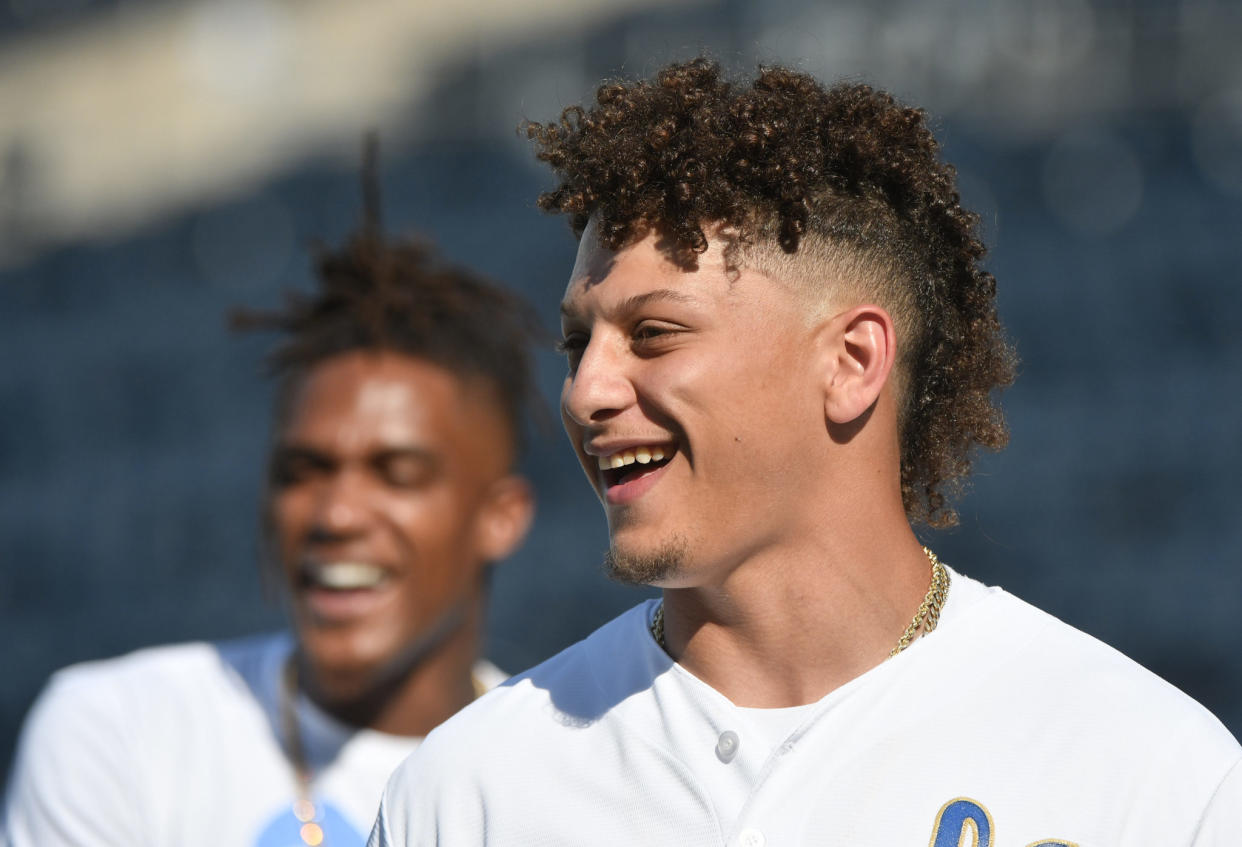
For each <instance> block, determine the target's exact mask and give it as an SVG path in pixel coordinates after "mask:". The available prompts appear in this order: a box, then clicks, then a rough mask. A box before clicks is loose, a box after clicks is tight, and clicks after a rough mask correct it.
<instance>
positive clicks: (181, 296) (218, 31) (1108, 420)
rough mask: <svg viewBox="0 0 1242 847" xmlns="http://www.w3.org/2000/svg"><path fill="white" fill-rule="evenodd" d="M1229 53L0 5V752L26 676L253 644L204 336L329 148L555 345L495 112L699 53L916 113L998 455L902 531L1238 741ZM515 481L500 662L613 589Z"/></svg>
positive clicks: (37, 679)
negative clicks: (952, 525)
mask: <svg viewBox="0 0 1242 847" xmlns="http://www.w3.org/2000/svg"><path fill="white" fill-rule="evenodd" d="M1240 42H1242V4H1238V3H1225V2H1208V0H1183V2H1176V0H1168V1H1167V2H1142V0H1132V2H1120V0H1118V1H1117V2H1104V0H1100V2H1086V0H1055V2H1053V1H1052V0H1049V1H1048V2H1040V0H1008V2H998V0H977V1H976V0H925V1H924V2H895V1H894V0H880V1H879V2H866V0H857V2H848V1H847V0H841V2H835V3H821V2H799V0H783V2H765V3H759V2H753V3H752V2H742V0H717V2H694V1H693V0H680V2H662V3H655V2H640V0H575V2H570V0H529V2H525V3H520V2H517V3H512V2H511V3H502V2H498V0H458V2H456V3H454V4H451V7H450V6H448V4H432V3H413V2H408V0H405V2H398V0H371V1H370V2H355V3H350V4H341V3H333V2H329V0H302V2H293V0H288V1H287V2H279V1H278V0H247V2H240V0H182V1H181V2H155V1H154V0H127V1H126V2H121V0H113V2H96V1H95V0H46V2H38V1H37V0H8V2H7V3H6V4H0V362H2V363H3V364H2V365H0V643H3V650H2V652H0V655H2V656H3V658H2V659H0V671H2V673H3V676H2V677H0V761H3V762H5V763H7V762H8V760H9V757H10V755H11V750H12V744H13V742H14V740H15V737H16V733H17V731H18V728H19V725H20V721H21V718H22V716H23V714H24V712H25V710H26V709H27V708H28V706H29V704H30V702H31V700H32V699H33V697H34V696H35V694H36V693H37V691H38V689H39V687H40V686H41V685H42V683H43V682H44V680H45V679H46V677H47V675H48V674H49V673H50V672H51V671H53V670H54V669H55V668H57V667H60V666H62V665H65V664H67V663H70V662H76V661H81V660H86V659H93V658H98V657H103V656H109V655H114V654H117V653H120V652H123V651H127V650H130V649H133V648H136V647H139V646H143V645H149V644H153V643H159V642H168V641H178V640H185V639H197V638H222V637H227V636H232V635H238V634H242V633H247V632H252V631H255V630H261V629H270V628H274V627H277V626H279V625H280V623H281V617H280V612H279V609H278V607H277V605H276V604H275V603H274V602H272V601H270V599H268V598H267V597H266V596H265V593H264V590H263V587H262V581H261V579H260V569H259V561H258V559H259V552H258V551H259V545H258V543H257V523H258V522H257V498H258V492H259V484H260V479H261V476H262V466H263V458H264V444H265V440H266V438H267V428H268V416H269V403H270V400H271V392H270V386H269V385H268V384H267V383H266V382H265V381H264V379H263V377H262V364H261V358H262V355H263V353H264V351H265V350H266V349H267V347H268V345H269V344H270V342H271V339H270V338H262V337H243V338H239V337H233V336H230V334H229V333H228V331H227V330H226V325H225V314H226V312H227V310H228V309H229V308H230V307H233V306H237V305H249V306H268V305H273V304H275V303H276V302H277V301H278V299H279V297H280V292H281V291H282V290H284V289H288V288H299V287H305V286H307V285H308V284H309V278H310V276H309V272H310V268H309V263H308V260H307V250H306V247H307V246H308V245H309V244H311V243H312V242H313V241H314V240H315V239H323V240H326V241H329V242H337V241H339V240H340V239H341V238H342V237H343V236H344V235H345V234H346V233H347V232H348V230H349V229H350V228H351V227H352V226H353V225H355V223H356V222H357V221H358V219H359V214H360V212H359V209H360V198H359V189H358V179H357V173H358V164H359V160H360V150H361V138H362V133H363V131H364V130H365V129H367V128H377V129H379V131H380V133H381V139H382V181H383V186H384V192H385V194H384V202H385V211H386V216H387V221H386V222H387V225H388V228H389V229H390V230H391V231H393V232H408V231H418V232H422V233H424V234H426V235H429V236H431V237H432V238H434V239H435V240H436V241H438V242H439V243H440V245H441V246H442V247H443V249H444V250H445V252H447V253H448V255H449V256H450V257H452V258H454V259H456V260H458V261H460V262H464V263H468V264H470V265H472V266H474V267H476V268H478V269H480V270H482V271H484V272H486V273H487V274H489V275H491V276H492V277H494V278H497V279H500V280H502V281H504V282H506V283H508V284H509V285H511V286H513V287H515V288H517V289H519V290H521V291H523V292H525V293H526V294H527V295H528V296H529V297H531V298H532V299H533V300H534V301H535V302H536V304H537V305H538V307H539V309H540V312H541V314H542V315H543V316H544V319H545V321H546V323H547V324H548V325H549V326H550V327H553V326H555V323H556V303H557V301H558V300H559V297H560V293H561V290H562V288H563V285H564V281H565V277H566V274H567V273H568V270H569V268H570V265H571V263H572V256H573V252H574V246H575V245H574V243H573V239H572V237H571V236H570V234H569V231H568V228H567V226H566V224H565V223H564V221H562V220H559V219H551V218H545V217H544V216H542V215H541V214H540V213H539V212H538V211H537V210H536V209H535V207H534V198H535V196H536V195H537V193H538V192H539V191H540V190H542V189H544V188H547V187H549V186H550V184H551V178H550V175H549V174H548V173H546V172H545V171H544V169H543V168H542V166H539V165H538V163H536V162H535V161H534V159H533V156H532V155H531V153H530V151H529V149H528V146H527V143H526V142H525V141H524V140H523V139H522V138H520V137H519V135H518V134H517V132H516V131H515V128H516V127H517V125H518V124H519V122H520V121H521V120H522V119H523V118H525V117H530V118H534V119H551V118H552V117H554V116H555V115H556V114H558V112H559V110H560V109H561V108H562V107H564V106H566V105H570V104H572V103H576V102H580V101H581V100H583V99H584V98H587V97H589V96H590V95H591V93H592V92H593V90H594V88H595V86H596V85H597V84H598V82H599V81H600V80H601V79H602V78H604V77H607V76H613V75H625V76H636V75H646V74H649V73H651V72H652V71H654V70H655V69H656V68H658V67H660V66H661V65H663V64H664V63H666V62H667V61H668V60H670V59H673V58H689V57H691V56H693V55H696V54H697V53H699V52H700V51H702V50H704V49H706V50H709V51H711V52H712V53H713V54H714V55H715V56H716V57H717V58H719V59H720V60H721V61H722V62H723V63H724V64H726V65H727V66H730V67H732V68H735V69H738V70H741V71H750V70H753V69H754V67H755V66H756V65H757V64H758V63H759V62H761V61H777V62H781V63H785V64H791V65H795V66H798V67H801V68H804V69H806V70H808V71H810V72H812V73H815V74H816V75H818V76H820V77H821V78H827V79H834V78H837V77H841V76H848V77H851V78H860V79H866V80H868V81H872V82H874V83H876V84H879V85H881V86H884V87H887V88H890V89H892V90H893V91H895V92H896V93H898V94H899V96H901V97H903V98H904V99H907V100H909V101H911V102H914V103H917V104H919V105H923V106H925V107H927V108H928V109H929V110H930V111H931V112H932V113H933V115H935V119H936V124H937V126H938V127H939V131H940V135H941V137H942V139H943V141H944V145H945V151H946V156H947V157H948V158H949V159H950V160H951V161H953V162H954V163H955V164H957V166H958V168H959V171H960V175H961V187H962V192H963V195H964V197H965V200H966V202H967V204H968V205H971V206H973V207H974V208H976V209H978V210H979V211H980V212H981V213H982V214H983V217H984V226H985V230H986V233H987V236H988V241H989V243H990V244H991V246H992V253H991V257H990V260H989V266H990V268H991V270H992V271H993V272H994V273H995V274H996V276H997V278H998V281H999V288H1000V306H1001V312H1002V315H1003V318H1004V320H1005V321H1006V322H1007V324H1008V326H1009V329H1010V331H1011V333H1012V336H1013V338H1014V340H1015V341H1016V344H1017V346H1018V349H1019V352H1020V354H1021V356H1022V360H1023V365H1022V370H1021V375H1020V378H1019V381H1018V383H1017V385H1016V387H1015V388H1013V389H1012V390H1011V391H1010V392H1009V393H1008V394H1007V395H1006V400H1005V405H1006V408H1007V410H1008V416H1009V420H1010V423H1011V426H1012V431H1013V437H1012V444H1011V446H1010V447H1009V449H1008V450H1007V451H1005V452H1003V453H1001V454H997V455H985V456H983V457H981V459H980V461H979V464H978V468H979V470H978V474H977V475H976V478H975V480H974V484H973V487H972V488H971V490H970V491H969V493H968V494H967V496H966V498H965V499H964V501H963V503H962V509H961V511H962V525H961V527H960V528H958V529H956V530H953V531H950V532H945V533H925V534H924V535H925V540H926V541H928V542H929V543H930V544H932V545H933V546H934V547H935V548H936V549H937V551H938V552H939V553H940V554H941V557H942V558H944V559H945V560H946V561H948V562H950V563H951V564H953V565H954V566H956V567H957V568H959V569H960V570H962V571H965V572H966V573H968V574H971V575H973V576H976V577H978V578H980V579H983V580H985V581H988V582H996V583H1000V584H1003V585H1005V586H1006V587H1007V588H1009V589H1010V590H1011V591H1013V592H1015V593H1017V594H1019V595H1020V596H1022V597H1024V598H1026V599H1028V600H1030V601H1032V602H1034V603H1035V604H1037V605H1040V606H1042V607H1044V608H1046V609H1049V610H1050V611H1052V612H1054V613H1056V614H1058V615H1059V616H1061V617H1063V618H1064V619H1066V620H1068V621H1069V622H1071V623H1073V624H1074V625H1076V626H1078V627H1080V628H1082V629H1084V630H1086V631H1088V632H1090V633H1093V634H1095V635H1097V636H1099V637H1100V638H1102V639H1104V640H1106V641H1108V642H1110V643H1111V644H1114V645H1115V646H1117V647H1119V648H1120V649H1122V650H1123V651H1125V652H1127V653H1128V654H1130V655H1132V656H1134V657H1135V658H1137V659H1138V660H1139V661H1141V662H1142V663H1144V664H1146V665H1147V666H1148V667H1150V668H1152V669H1153V670H1155V671H1156V672H1158V673H1160V674H1161V675H1163V676H1164V677H1166V678H1168V679H1170V680H1171V681H1173V682H1174V683H1176V684H1178V685H1179V686H1181V687H1182V688H1184V689H1186V690H1187V691H1189V692H1190V693H1191V694H1193V695H1194V696H1195V697H1197V698H1198V699H1200V700H1201V701H1203V702H1204V703H1205V704H1207V705H1208V706H1209V707H1210V708H1212V709H1213V710H1214V711H1215V712H1216V713H1217V714H1218V715H1220V717H1221V718H1222V719H1223V720H1224V721H1225V722H1226V723H1227V724H1228V725H1229V726H1230V727H1231V729H1233V731H1234V732H1235V733H1239V732H1242V659H1240V658H1239V655H1240V654H1239V651H1238V649H1237V647H1236V642H1235V638H1236V637H1237V631H1238V624H1237V621H1238V619H1239V615H1240V614H1242V567H1240V566H1242V521H1240V520H1239V511H1240V509H1239V505H1240V498H1239V495H1238V479H1239V476H1240V475H1242V438H1239V429H1240V424H1242V399H1240V396H1242V391H1240V390H1239V389H1242V379H1240V378H1239V376H1238V375H1239V373H1240V372H1242V334H1240V333H1239V327H1242V288H1240V287H1239V282H1242V279H1240V272H1239V267H1242V238H1240V237H1239V233H1240V230H1242V53H1240V52H1239V51H1238V50H1237V44H1238V43H1240ZM540 365H541V377H540V378H541V386H542V388H543V390H544V392H545V394H546V395H547V397H548V399H549V404H551V403H552V402H553V398H554V397H555V395H556V393H557V391H558V388H559V381H560V377H561V373H562V370H563V364H562V362H561V361H560V360H559V359H558V358H557V357H556V356H555V355H553V354H552V353H551V352H546V353H544V354H543V355H542V356H541V359H540ZM772 425H773V426H774V427H777V426H780V420H779V418H778V417H774V418H773V421H772ZM525 468H526V470H527V472H528V473H529V474H530V476H531V477H532V478H533V479H534V481H535V484H536V486H537V488H538V492H539V498H540V511H539V516H538V521H537V525H536V527H535V529H534V532H533V534H532V536H531V538H530V540H529V541H528V542H527V544H526V546H525V547H524V549H523V550H522V551H521V552H520V553H519V554H518V555H516V556H515V557H513V559H512V560H510V561H509V562H507V563H505V564H504V565H503V566H502V567H501V568H500V570H499V572H498V574H497V579H496V583H495V599H494V608H493V614H492V619H491V631H490V635H489V650H490V654H491V655H492V657H493V658H494V659H495V660H496V661H497V662H498V663H499V664H500V665H502V666H503V667H505V668H507V669H510V670H517V669H520V668H522V667H525V666H527V665H529V664H531V663H534V662H536V661H538V660H540V659H542V658H544V657H546V656H548V655H550V654H551V653H553V652H555V651H556V650H558V649H559V648H561V647H562V646H564V645H566V644H568V643H570V642H572V641H574V640H576V639H578V638H580V637H582V636H583V635H584V634H586V633H587V632H589V631H590V630H591V629H592V628H594V627H595V626H597V625H598V624H600V623H601V622H603V621H605V620H606V619H608V618H610V617H611V616H613V615H614V614H616V613H617V612H619V611H620V610H621V609H623V608H625V607H628V606H629V605H631V604H632V603H634V602H635V601H636V600H637V599H638V598H639V597H641V596H643V595H642V592H639V591H636V590H633V589H626V588H621V587H619V586H615V585H612V584H610V583H608V581H607V580H606V579H605V578H604V577H603V576H602V573H601V570H600V567H599V565H598V562H599V561H600V555H601V552H602V550H603V548H604V546H605V533H604V525H603V521H602V518H601V516H600V513H599V509H598V507H597V506H596V504H595V502H594V499H593V497H592V496H591V495H590V493H589V491H588V489H587V487H586V483H585V482H584V481H583V480H582V479H581V478H580V472H579V471H578V469H577V467H576V465H575V464H574V462H573V460H572V457H571V455H570V452H569V450H568V449H566V448H565V446H564V445H563V444H562V436H561V435H560V434H559V433H553V434H551V435H550V436H549V437H547V438H545V439H543V440H537V441H536V443H535V445H534V448H533V449H532V451H531V453H530V455H529V457H528V458H527V460H526V462H525ZM1065 696H1070V697H1072V696H1073V692H1065Z"/></svg>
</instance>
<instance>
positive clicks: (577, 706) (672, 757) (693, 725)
mask: <svg viewBox="0 0 1242 847" xmlns="http://www.w3.org/2000/svg"><path fill="white" fill-rule="evenodd" d="M654 608H655V601H649V602H647V603H644V604H642V605H640V606H638V607H637V608H635V609H632V610H630V611H629V612H627V613H625V614H623V615H622V616H620V617H619V618H617V619H616V620H614V621H612V622H611V623H609V624H607V625H605V626H604V627H602V628H601V629H599V630H598V631H597V632H595V633H594V634H593V635H591V636H590V637H589V638H588V639H586V640H585V641H582V642H580V643H578V644H576V645H574V646H573V647H570V648H569V649H567V650H565V651H564V652H562V653H561V654H559V655H557V656H555V657H554V658H552V659H550V660H549V661H547V662H545V663H544V664H542V665H540V666H538V667H536V668H534V669H533V670H531V671H528V672H527V673H525V674H522V675H521V676H519V677H515V678H514V679H512V680H510V681H509V682H508V683H507V684H505V685H503V686H501V687H499V688H497V689H496V690H494V691H492V692H491V693H489V694H488V695H486V696H485V697H483V698H482V699H480V700H478V701H477V702H475V703H474V704H473V705H472V706H470V707H468V708H467V709H465V710H463V711H462V712H461V713H459V714H458V715H457V716H456V717H454V718H453V719H451V720H450V721H448V722H447V723H446V724H444V725H442V726H441V727H439V728H438V729H436V730H435V731H434V732H433V733H432V734H431V735H430V736H428V738H427V740H426V741H425V742H424V744H423V746H422V747H421V748H420V749H419V750H418V751H417V752H416V753H415V754H414V755H413V756H412V757H411V758H410V759H409V761H407V762H406V763H405V764H404V765H403V766H402V767H401V768H400V769H399V770H398V771H397V772H396V773H395V774H394V776H393V778H392V780H391V781H390V782H389V784H388V787H387V789H386V790H385V793H384V797H383V801H382V803H381V807H380V814H379V818H378V820H377V821H376V825H375V829H374V830H373V832H372V835H371V841H370V844H371V845H372V847H388V846H389V845H419V847H425V846H426V845H441V847H455V845H471V847H477V845H504V847H524V845H530V847H568V846H569V845H575V847H576V845H585V844H590V845H599V846H600V847H606V846H607V845H617V847H620V845H640V844H641V845H644V847H688V846H689V847H694V846H695V845H737V847H761V845H765V844H766V845H773V846H774V845H782V847H786V846H789V847H792V846H793V845H798V846H799V847H800V846H801V845H849V847H903V846H904V847H922V845H929V846H930V847H958V845H959V844H968V845H976V847H1057V846H1058V845H1078V846H1079V847H1172V845H1178V847H1191V846H1192V845H1193V847H1237V845H1238V844H1240V843H1242V840H1240V839H1242V764H1240V762H1242V749H1240V748H1239V746H1238V743H1237V742H1236V741H1235V740H1234V738H1233V737H1232V736H1231V735H1230V734H1229V732H1228V731H1227V730H1226V729H1225V728H1224V727H1223V726H1221V724H1220V723H1219V722H1218V721H1217V720H1216V719H1215V718H1214V717H1212V715H1211V714H1209V713H1208V712H1207V711H1206V710H1205V709H1203V707H1201V706H1199V705H1198V704H1197V703H1195V702H1194V701H1192V700H1191V699H1190V698H1188V697H1187V696H1186V695H1184V694H1182V693H1181V692H1179V691H1178V690H1177V689H1175V688H1173V687H1172V686H1170V685H1169V684H1167V683H1165V682H1164V681H1162V680H1160V679H1159V678H1158V677H1156V676H1154V675H1153V674H1151V673H1149V672H1148V671H1146V670H1144V669H1143V668H1141V667H1139V666H1138V665H1137V664H1135V663H1134V662H1132V661H1130V660H1129V659H1126V658H1125V657H1124V656H1122V655H1121V654H1119V653H1117V652H1116V651H1114V650H1112V649H1111V648H1109V647H1107V646H1105V645H1104V644H1101V643H1100V642H1098V641H1096V640H1095V639H1093V638H1091V637H1089V636H1087V635H1084V634H1083V633H1081V632H1078V631H1077V630H1075V629H1073V628H1071V627H1069V626H1067V625H1066V624H1064V623H1062V622H1060V621H1058V620H1056V619H1055V618H1053V617H1051V616H1049V615H1047V614H1045V613H1043V612H1041V611H1039V610H1037V609H1035V608H1033V607H1031V606H1029V605H1027V604H1026V603H1023V602H1022V601H1020V600H1018V599H1016V598H1015V597H1013V596H1012V595H1009V594H1007V593H1005V592H1004V591H1001V590H1000V589H995V588H991V589H989V588H986V587H984V586H983V585H981V584H979V583H977V582H975V581H973V580H970V579H967V578H965V577H962V576H960V575H958V574H953V575H952V586H951V590H950V594H949V600H948V603H947V605H946V608H945V610H944V614H943V616H942V619H941V623H940V626H939V628H938V629H936V630H935V632H933V633H931V634H930V635H927V636H925V637H924V638H921V639H919V640H918V641H916V642H915V643H914V644H913V645H912V646H911V647H910V648H909V649H908V650H906V651H905V652H904V653H901V654H899V655H898V656H896V657H895V658H893V659H890V660H888V661H886V662H884V663H882V664H880V665H879V666H877V667H875V668H873V669H872V670H870V671H868V672H867V673H865V674H863V675H862V676H860V677H858V678H857V679H854V680H853V681H851V682H849V683H848V684H846V685H844V686H842V687H841V688H838V689H837V690H835V691H833V692H831V693H830V694H828V695H827V696H826V697H824V698H823V699H822V700H820V701H819V702H817V703H814V704H812V705H810V706H807V707H801V708H796V709H791V710H774V711H773V712H770V713H765V710H757V709H744V708H739V707H737V706H735V705H733V704H732V703H731V702H730V701H728V700H727V699H726V698H725V697H724V696H722V695H721V694H720V693H718V692H717V691H715V690H714V689H712V688H711V687H710V686H708V685H706V684H705V683H703V682H702V681H700V680H699V679H697V678H695V677H694V676H692V675H691V674H690V673H688V672H687V671H685V670H684V669H683V668H681V667H680V666H679V665H677V664H675V663H674V662H673V661H672V660H670V659H669V658H668V656H667V655H665V653H664V652H663V651H662V650H661V649H660V648H659V647H658V646H657V645H656V643H655V642H654V640H653V639H652V637H651V635H650V634H649V632H648V626H649V624H650V620H651V617H652V614H653V613H654Z"/></svg>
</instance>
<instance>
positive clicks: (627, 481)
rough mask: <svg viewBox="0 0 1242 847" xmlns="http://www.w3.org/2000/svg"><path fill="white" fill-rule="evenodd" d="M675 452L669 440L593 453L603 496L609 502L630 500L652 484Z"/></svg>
mask: <svg viewBox="0 0 1242 847" xmlns="http://www.w3.org/2000/svg"><path fill="white" fill-rule="evenodd" d="M676 454H677V446H676V444H672V443H660V444H639V445H629V446H625V447H621V448H618V449H613V450H610V451H600V452H599V453H598V454H597V455H596V464H597V466H598V468H599V478H600V481H601V483H602V485H603V490H604V499H605V500H606V501H607V502H608V503H611V504H622V503H629V502H632V501H633V500H635V499H637V498H638V497H641V496H642V495H643V494H644V493H646V492H647V491H648V490H650V488H651V487H652V486H653V485H655V483H656V482H657V481H658V480H659V478H660V476H662V475H663V472H664V469H665V468H666V467H668V463H669V462H670V461H672V459H673V457H674V456H675V455H676Z"/></svg>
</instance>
